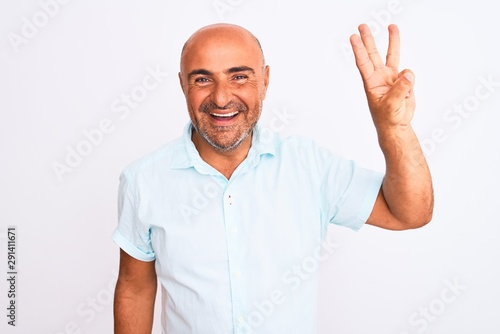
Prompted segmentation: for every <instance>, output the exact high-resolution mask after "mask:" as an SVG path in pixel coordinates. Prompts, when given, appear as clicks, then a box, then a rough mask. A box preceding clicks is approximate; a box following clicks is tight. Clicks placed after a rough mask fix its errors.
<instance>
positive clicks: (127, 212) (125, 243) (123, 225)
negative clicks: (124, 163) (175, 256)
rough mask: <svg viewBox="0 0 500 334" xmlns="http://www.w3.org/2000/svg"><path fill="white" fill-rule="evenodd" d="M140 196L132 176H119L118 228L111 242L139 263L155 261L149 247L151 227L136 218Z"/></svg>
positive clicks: (151, 249)
mask: <svg viewBox="0 0 500 334" xmlns="http://www.w3.org/2000/svg"><path fill="white" fill-rule="evenodd" d="M140 204H141V203H140V196H139V191H138V186H137V182H136V178H135V177H134V174H132V175H131V174H129V173H127V171H126V170H125V171H124V172H122V174H121V175H120V186H119V190H118V226H117V228H116V229H115V231H114V233H113V236H112V238H113V241H114V242H115V243H116V244H117V245H118V246H120V248H121V249H123V250H124V251H125V252H126V253H127V254H129V255H130V256H132V257H134V258H136V259H138V260H141V261H153V260H155V252H154V250H153V248H152V246H151V227H150V226H149V225H148V224H146V223H144V222H142V221H141V220H140V219H139V218H138V210H139V206H140Z"/></svg>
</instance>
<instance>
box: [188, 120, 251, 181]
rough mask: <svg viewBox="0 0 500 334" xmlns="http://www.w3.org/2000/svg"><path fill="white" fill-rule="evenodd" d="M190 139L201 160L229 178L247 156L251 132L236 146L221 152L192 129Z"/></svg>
mask: <svg viewBox="0 0 500 334" xmlns="http://www.w3.org/2000/svg"><path fill="white" fill-rule="evenodd" d="M191 140H192V141H193V143H194V146H195V147H196V149H197V150H198V153H199V154H200V157H201V158H202V159H203V161H205V162H206V163H207V164H209V165H210V166H212V167H213V168H215V169H216V170H218V171H219V172H220V173H221V174H222V175H224V176H225V177H226V178H227V179H228V180H229V178H230V177H231V175H232V174H233V172H234V171H235V169H236V168H237V167H238V166H239V165H240V164H241V163H242V162H243V160H245V158H246V157H247V155H248V151H249V150H250V146H251V145H252V134H250V135H249V136H248V137H247V138H245V140H243V142H242V143H241V144H240V145H239V146H238V147H236V148H235V149H233V150H231V151H228V152H221V151H219V150H217V149H215V148H214V147H213V146H212V145H210V144H209V143H207V141H206V140H205V139H204V138H202V137H201V136H200V135H199V134H198V133H197V132H196V131H195V130H194V129H193V134H192V136H191Z"/></svg>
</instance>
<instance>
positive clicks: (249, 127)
mask: <svg viewBox="0 0 500 334" xmlns="http://www.w3.org/2000/svg"><path fill="white" fill-rule="evenodd" d="M221 110H231V111H237V112H238V114H237V115H236V116H235V117H237V119H236V121H235V122H234V123H233V124H231V125H227V126H217V125H214V124H213V123H212V122H211V121H210V119H209V118H210V117H212V116H210V113H212V112H215V113H217V112H220V111H221ZM261 110H262V102H261V103H260V104H259V105H255V106H254V109H253V110H251V111H250V112H249V108H248V107H247V106H246V105H245V104H244V103H241V102H233V101H231V102H229V103H228V104H227V105H225V106H224V107H219V106H217V105H216V104H215V103H213V102H206V103H203V104H201V105H200V107H199V108H198V112H197V114H195V115H193V117H192V124H193V128H194V129H195V130H196V132H197V133H198V134H199V135H200V136H201V137H202V138H203V139H204V140H205V141H206V142H207V143H208V144H210V145H211V146H212V147H213V148H214V149H216V150H217V151H219V152H230V151H232V150H234V149H236V148H238V147H239V146H240V145H241V144H242V143H243V141H244V140H245V139H247V138H248V136H249V135H250V134H252V132H253V129H254V128H255V125H256V124H257V121H258V120H259V117H260V113H261ZM197 115H198V116H197Z"/></svg>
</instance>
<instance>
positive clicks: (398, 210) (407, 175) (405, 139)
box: [378, 125, 434, 228]
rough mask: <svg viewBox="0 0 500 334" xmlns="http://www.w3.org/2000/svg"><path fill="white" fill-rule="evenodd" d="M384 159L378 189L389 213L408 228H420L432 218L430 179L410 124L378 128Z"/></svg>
mask: <svg viewBox="0 0 500 334" xmlns="http://www.w3.org/2000/svg"><path fill="white" fill-rule="evenodd" d="M378 137H379V144H380V147H381V149H382V152H383V154H384V157H385V161H386V174H385V178H384V181H383V184H382V192H383V195H384V198H385V201H386V202H387V205H388V207H389V210H390V212H391V213H392V215H393V216H394V218H396V219H397V220H398V221H400V222H401V223H402V224H404V225H406V226H407V227H408V228H415V227H420V226H423V225H425V224H426V223H428V222H429V221H430V220H431V218H432V211H433V207H434V195H433V188H432V179H431V174H430V171H429V167H428V165H427V162H426V159H425V156H424V154H423V152H422V149H421V147H420V143H419V141H418V139H417V137H416V135H415V133H414V131H413V129H412V127H411V126H410V125H408V126H405V127H400V128H398V129H397V130H395V131H394V130H393V131H378Z"/></svg>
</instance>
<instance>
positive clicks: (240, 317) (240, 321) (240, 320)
mask: <svg viewBox="0 0 500 334" xmlns="http://www.w3.org/2000/svg"><path fill="white" fill-rule="evenodd" d="M236 320H238V322H239V323H240V324H241V323H243V321H245V318H243V316H242V315H239V316H238V317H237V318H236Z"/></svg>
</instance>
